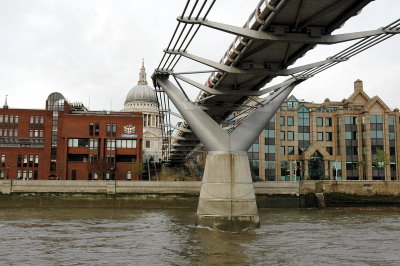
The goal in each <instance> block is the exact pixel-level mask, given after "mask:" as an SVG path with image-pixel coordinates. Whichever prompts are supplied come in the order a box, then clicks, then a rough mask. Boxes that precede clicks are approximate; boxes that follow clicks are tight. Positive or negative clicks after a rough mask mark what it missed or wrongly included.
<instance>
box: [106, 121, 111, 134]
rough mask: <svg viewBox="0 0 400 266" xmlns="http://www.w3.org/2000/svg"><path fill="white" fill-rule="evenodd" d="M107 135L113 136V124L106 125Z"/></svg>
mask: <svg viewBox="0 0 400 266" xmlns="http://www.w3.org/2000/svg"><path fill="white" fill-rule="evenodd" d="M106 135H107V136H111V124H107V125H106Z"/></svg>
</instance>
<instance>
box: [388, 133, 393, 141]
mask: <svg viewBox="0 0 400 266" xmlns="http://www.w3.org/2000/svg"><path fill="white" fill-rule="evenodd" d="M389 140H394V132H389Z"/></svg>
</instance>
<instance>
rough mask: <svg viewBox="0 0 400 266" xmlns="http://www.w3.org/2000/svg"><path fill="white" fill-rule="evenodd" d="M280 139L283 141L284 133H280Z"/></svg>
mask: <svg viewBox="0 0 400 266" xmlns="http://www.w3.org/2000/svg"><path fill="white" fill-rule="evenodd" d="M280 138H281V140H285V131H281V133H280Z"/></svg>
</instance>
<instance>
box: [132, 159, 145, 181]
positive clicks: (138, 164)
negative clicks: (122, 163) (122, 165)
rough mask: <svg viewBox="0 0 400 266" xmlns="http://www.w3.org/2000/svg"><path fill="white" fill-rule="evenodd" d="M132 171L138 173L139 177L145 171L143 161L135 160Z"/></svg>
mask: <svg viewBox="0 0 400 266" xmlns="http://www.w3.org/2000/svg"><path fill="white" fill-rule="evenodd" d="M131 170H132V173H135V174H137V175H138V176H139V177H140V175H141V174H142V173H143V164H142V163H141V162H138V161H137V162H134V163H133V164H132V167H131Z"/></svg>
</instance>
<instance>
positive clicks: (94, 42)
mask: <svg viewBox="0 0 400 266" xmlns="http://www.w3.org/2000/svg"><path fill="white" fill-rule="evenodd" d="M185 2H186V1H184V0H170V1H165V0H164V1H163V0H145V1H137V0H0V104H1V105H2V104H3V103H4V97H5V94H8V95H9V106H10V108H38V109H43V108H44V106H45V100H46V98H47V96H48V95H49V94H50V93H51V92H54V91H58V92H61V93H62V94H63V95H64V96H65V97H66V98H67V99H68V100H70V101H81V102H83V103H84V104H85V105H87V106H88V105H89V97H90V109H92V110H103V109H107V110H110V109H111V108H112V109H113V110H120V109H122V107H123V103H124V101H125V97H126V94H127V93H128V91H129V90H130V88H131V87H133V86H134V85H136V84H137V81H138V73H139V69H140V64H141V60H142V58H144V59H145V66H146V70H147V74H148V81H149V82H150V75H151V73H152V72H153V70H154V68H156V66H157V65H158V63H159V61H160V59H161V56H162V50H163V49H164V48H166V46H167V44H168V41H169V39H170V37H171V35H172V32H173V30H174V29H175V26H176V17H177V16H178V15H180V13H181V11H182V9H183V6H184V3H185ZM257 2H258V0H246V1H244V0H242V1H240V0H218V1H217V2H216V4H215V7H214V8H213V10H212V11H211V13H210V15H209V19H210V20H215V21H221V22H225V23H230V24H234V25H237V26H241V25H242V24H243V23H244V22H245V20H246V19H247V17H248V16H249V14H250V13H251V11H252V10H253V9H254V8H255V6H256V3H257ZM237 7H239V8H237ZM399 17H400V1H399V0H376V1H373V2H372V3H371V4H370V5H368V6H367V7H366V8H365V9H364V10H363V11H362V12H361V13H360V14H359V15H358V16H357V17H354V18H351V19H350V20H349V21H348V22H347V23H346V24H345V25H344V26H343V27H342V28H341V29H340V30H339V31H338V32H351V31H360V30H370V29H376V28H379V27H381V26H385V25H387V24H389V23H390V22H392V21H394V20H396V19H397V18H399ZM232 40H233V36H232V35H229V34H225V33H219V32H217V31H214V30H211V29H205V28H204V29H203V28H202V29H201V30H200V32H199V34H198V36H196V38H195V39H194V42H193V45H192V46H190V47H189V49H188V50H189V52H192V53H195V54H197V55H200V56H203V57H207V58H209V59H213V60H219V58H220V57H221V56H222V54H223V53H224V52H225V50H226V49H227V47H228V45H229V44H230V42H231V41H232ZM347 45H348V44H345V45H339V46H336V48H332V47H322V48H317V49H315V50H313V51H312V52H310V53H309V54H307V55H306V56H305V57H303V58H302V59H300V60H299V61H298V62H297V64H304V63H311V62H313V61H319V60H322V59H325V58H326V57H327V56H330V55H333V54H335V53H337V52H338V51H340V50H341V49H343V48H345V47H347ZM398 47H400V36H395V37H393V38H391V39H389V40H388V41H385V42H384V43H381V44H379V45H377V46H376V47H374V48H372V49H370V50H367V51H365V52H363V53H362V54H360V55H358V56H356V57H354V58H352V59H351V60H350V61H349V62H345V63H342V64H339V65H337V66H335V67H333V68H331V69H329V70H327V71H325V72H323V73H321V74H319V75H317V76H316V77H314V78H312V79H311V80H309V81H306V82H304V83H302V84H301V85H300V86H299V87H298V88H296V89H295V90H294V95H295V96H296V97H298V98H302V99H305V100H310V101H314V102H322V101H323V100H324V99H325V98H330V99H331V100H341V99H342V98H346V97H348V96H349V95H350V94H351V92H352V90H353V89H352V86H353V82H354V81H355V80H356V79H358V78H359V79H362V80H363V81H364V88H365V90H366V92H367V93H368V94H369V95H370V96H374V95H378V96H380V97H381V98H382V99H383V100H384V101H385V102H386V103H387V104H388V106H389V107H390V108H392V109H393V108H395V107H400V103H399V100H398V99H399V98H398V96H399V93H398V89H399V85H398V84H399V83H400V82H399V81H400V53H399V52H398ZM191 68H196V69H205V67H202V66H199V65H196V64H194V63H192V62H190V61H188V60H182V62H181V64H180V65H179V69H186V70H188V69H191ZM206 77H207V76H204V75H203V76H198V77H197V78H196V79H198V80H199V81H202V82H204V81H205V79H206ZM196 94H197V91H195V90H193V89H191V90H190V95H192V97H193V96H194V95H196ZM111 106H112V107H111Z"/></svg>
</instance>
